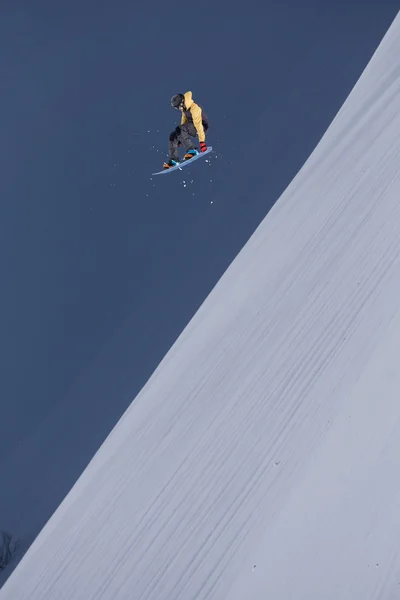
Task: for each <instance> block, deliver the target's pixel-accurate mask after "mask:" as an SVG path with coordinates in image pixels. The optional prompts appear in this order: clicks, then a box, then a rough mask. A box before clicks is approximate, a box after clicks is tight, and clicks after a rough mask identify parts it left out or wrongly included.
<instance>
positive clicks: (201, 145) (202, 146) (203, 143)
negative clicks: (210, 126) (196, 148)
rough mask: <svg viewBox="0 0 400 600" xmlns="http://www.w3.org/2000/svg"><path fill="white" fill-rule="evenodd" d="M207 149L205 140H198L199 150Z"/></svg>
mask: <svg viewBox="0 0 400 600" xmlns="http://www.w3.org/2000/svg"><path fill="white" fill-rule="evenodd" d="M206 150H207V146H206V143H205V142H200V152H205V151H206Z"/></svg>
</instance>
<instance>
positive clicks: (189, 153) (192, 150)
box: [183, 148, 199, 160]
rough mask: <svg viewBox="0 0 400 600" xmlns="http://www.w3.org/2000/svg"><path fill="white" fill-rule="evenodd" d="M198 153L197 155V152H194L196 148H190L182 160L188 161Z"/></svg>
mask: <svg viewBox="0 0 400 600" xmlns="http://www.w3.org/2000/svg"><path fill="white" fill-rule="evenodd" d="M198 153H199V151H198V150H196V148H192V149H191V150H188V151H187V152H186V154H185V156H184V157H183V160H190V159H191V158H193V157H194V156H196V155H197V154H198Z"/></svg>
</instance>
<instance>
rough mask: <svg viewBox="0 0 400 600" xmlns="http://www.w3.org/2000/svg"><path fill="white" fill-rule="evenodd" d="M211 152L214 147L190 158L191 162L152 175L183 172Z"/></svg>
mask: <svg viewBox="0 0 400 600" xmlns="http://www.w3.org/2000/svg"><path fill="white" fill-rule="evenodd" d="M211 151H212V146H208V148H207V150H206V151H205V152H199V154H196V156H194V157H193V158H189V160H183V161H182V162H180V163H178V164H177V165H175V166H174V167H170V168H169V169H163V170H162V171H158V172H157V173H152V175H162V174H163V173H171V171H177V170H178V169H179V170H180V171H181V170H182V169H183V168H184V167H187V166H188V165H191V164H192V162H194V161H195V160H197V159H198V158H203V156H206V154H209V153H210V152H211Z"/></svg>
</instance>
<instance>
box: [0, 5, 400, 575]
mask: <svg viewBox="0 0 400 600" xmlns="http://www.w3.org/2000/svg"><path fill="white" fill-rule="evenodd" d="M105 4H106V5H105ZM16 5H18V6H16ZM99 5H101V8H99ZM397 9H398V6H397V2H396V1H394V0H387V1H386V2H382V0H364V1H363V2H362V1H361V0H357V1H355V0H350V1H349V0H347V1H345V0H339V1H337V2H333V1H331V2H321V0H303V1H302V2H298V0H275V1H273V2H271V1H268V0H266V1H264V2H262V1H261V0H259V1H257V2H254V1H252V0H250V1H248V2H246V3H243V2H237V3H235V2H234V1H233V2H232V1H229V2H228V1H227V0H221V1H220V2H215V1H212V2H211V1H204V2H201V3H198V2H192V3H170V2H165V1H163V2H160V1H159V0H154V1H153V2H144V3H140V2H132V1H130V2H128V1H126V0H116V1H115V2H112V3H111V2H109V3H98V2H97V1H96V2H95V1H94V0H86V1H84V2H81V1H79V2H78V1H77V0H70V1H69V2H68V3H57V2H56V3H55V2H51V1H50V0H46V1H43V0H36V1H35V2H18V3H17V2H15V1H14V0H3V2H2V3H1V7H0V56H1V58H0V77H1V83H2V85H1V95H0V108H1V110H0V115H1V117H0V118H1V138H0V160H1V165H2V169H1V171H2V175H1V180H0V198H1V200H0V244H1V247H0V250H1V262H0V265H1V266H0V269H1V270H0V275H1V296H0V308H1V310H0V331H1V335H0V354H1V356H0V358H1V363H0V364H1V372H0V375H1V377H0V385H1V388H0V411H1V412H0V415H1V416H0V424H1V436H0V481H1V489H0V529H6V530H9V531H11V532H12V533H14V534H17V535H19V536H20V538H21V541H22V546H21V548H22V550H25V549H26V548H27V547H28V545H29V543H30V542H31V541H32V540H33V538H34V537H35V536H36V535H37V533H38V532H39V530H40V529H41V528H42V526H43V525H44V523H45V522H46V520H47V519H48V518H49V517H50V515H51V514H52V512H53V511H54V510H55V509H56V508H57V506H58V504H59V503H60V501H61V500H62V498H63V497H64V495H65V494H66V493H67V492H68V490H69V489H70V487H71V485H72V484H73V483H74V481H75V480H76V479H77V477H78V476H79V475H80V473H81V472H82V470H83V469H84V467H85V466H86V465H87V463H88V461H89V460H90V458H91V457H92V456H93V453H94V452H95V451H96V450H97V448H98V447H99V445H100V444H101V443H102V441H103V440H104V438H105V436H106V435H107V434H108V433H109V431H110V430H111V428H112V427H113V426H114V425H115V423H116V422H117V420H118V418H119V417H120V416H121V414H122V412H123V411H124V410H125V409H126V408H127V406H128V405H129V404H130V402H131V401H132V400H133V398H134V397H135V395H136V394H137V392H138V391H139V390H140V388H141V387H142V386H143V385H144V384H145V382H146V381H147V379H148V378H149V376H150V375H151V373H152V372H153V370H154V369H155V367H156V366H157V364H158V363H159V361H160V360H161V359H162V358H163V356H164V355H165V353H166V352H167V351H168V349H169V348H170V347H171V345H172V344H173V342H174V341H175V339H176V338H177V336H178V335H179V334H180V332H181V331H182V329H183V328H184V327H185V325H186V324H187V322H188V321H189V319H190V318H191V317H192V315H193V314H194V313H195V312H196V310H197V308H198V307H199V306H200V304H201V303H202V301H203V300H204V299H205V297H206V296H207V294H208V293H209V292H210V291H211V289H212V287H213V286H214V285H215V284H216V282H217V281H218V279H219V278H220V276H221V275H222V274H223V272H224V271H225V269H226V268H227V267H228V265H229V263H230V262H231V261H232V260H233V259H234V258H235V256H236V254H237V253H238V252H239V250H240V249H241V248H242V246H243V245H244V244H245V243H246V241H247V240H248V238H249V237H250V235H251V234H252V233H253V231H254V229H255V228H256V227H257V226H258V225H259V223H260V222H261V220H262V219H263V218H264V216H265V215H266V213H267V212H268V210H269V208H270V207H271V206H272V204H273V203H274V202H275V201H276V200H277V198H278V197H279V195H280V194H281V193H282V191H283V190H284V188H285V187H286V186H287V185H288V184H289V183H290V180H291V179H292V178H293V176H294V175H295V174H296V172H297V171H298V169H299V168H300V167H301V166H302V164H303V163H304V161H305V160H306V159H307V158H308V156H309V154H310V152H311V151H312V150H313V149H314V147H315V145H316V144H317V143H318V141H319V139H320V137H321V136H322V135H323V133H324V131H325V129H326V128H327V126H328V125H329V123H330V122H331V120H332V118H333V117H334V115H335V114H336V112H337V110H338V109H339V108H340V106H341V104H342V103H343V101H344V100H345V98H346V96H347V95H348V93H349V91H350V90H351V88H352V87H353V85H354V84H355V82H356V80H357V78H358V77H359V75H360V74H361V72H362V70H363V68H364V67H365V66H366V64H367V62H368V60H369V59H370V57H371V55H372V53H373V52H374V50H375V49H376V46H377V44H378V43H379V42H380V40H381V38H382V36H383V35H384V34H385V32H386V30H387V28H388V26H389V25H390V23H391V21H392V20H393V18H394V16H395V14H396V12H397ZM187 90H192V91H193V95H194V99H195V100H196V101H198V102H199V103H201V104H203V105H204V107H205V109H206V111H207V113H208V115H209V118H210V121H211V129H210V131H209V135H208V137H207V141H208V143H209V144H212V145H213V146H214V148H215V150H216V152H215V154H214V156H213V157H212V160H211V163H210V165H208V164H207V163H205V162H203V161H198V162H197V163H195V164H194V165H193V167H190V168H188V169H186V170H185V171H183V172H182V173H175V174H170V175H168V176H166V177H164V176H162V177H158V178H153V179H152V178H151V176H150V174H151V173H152V172H153V171H155V170H159V169H160V167H161V165H162V162H163V160H164V159H165V156H166V149H167V143H168V134H169V132H170V131H171V130H172V129H173V128H174V127H175V125H176V120H177V117H178V115H177V113H176V112H175V111H173V109H171V108H170V105H169V99H170V97H171V96H172V95H173V94H175V93H178V92H185V91H187ZM183 181H185V182H186V186H185V185H184V183H183ZM9 572H10V571H8V573H9ZM3 578H4V574H3ZM0 584H1V580H0Z"/></svg>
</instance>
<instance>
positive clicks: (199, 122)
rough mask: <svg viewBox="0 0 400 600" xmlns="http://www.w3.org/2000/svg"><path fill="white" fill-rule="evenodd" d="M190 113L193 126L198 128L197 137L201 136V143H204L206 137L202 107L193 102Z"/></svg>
mask: <svg viewBox="0 0 400 600" xmlns="http://www.w3.org/2000/svg"><path fill="white" fill-rule="evenodd" d="M190 112H191V113H192V118H193V124H194V126H195V127H196V131H197V135H198V136H199V142H204V141H205V139H206V135H205V133H204V127H203V119H202V114H201V108H200V106H199V105H198V104H195V103H194V102H193V104H192V106H191V107H190Z"/></svg>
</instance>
